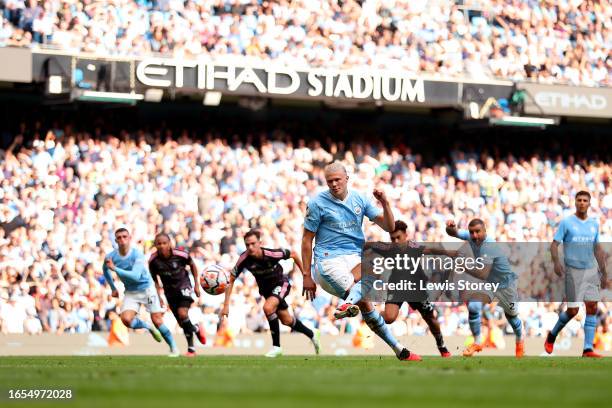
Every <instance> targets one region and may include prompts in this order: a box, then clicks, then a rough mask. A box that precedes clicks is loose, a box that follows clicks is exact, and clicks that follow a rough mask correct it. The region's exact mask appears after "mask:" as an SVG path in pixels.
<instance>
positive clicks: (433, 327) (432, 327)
mask: <svg viewBox="0 0 612 408" xmlns="http://www.w3.org/2000/svg"><path fill="white" fill-rule="evenodd" d="M425 322H426V323H427V325H428V326H429V331H430V332H431V335H432V336H434V339H436V345H437V346H438V348H442V347H444V337H443V336H442V332H441V331H440V327H439V326H438V325H437V324H436V323H437V322H436V321H435V317H434V316H433V315H432V316H428V317H427V318H426V319H425Z"/></svg>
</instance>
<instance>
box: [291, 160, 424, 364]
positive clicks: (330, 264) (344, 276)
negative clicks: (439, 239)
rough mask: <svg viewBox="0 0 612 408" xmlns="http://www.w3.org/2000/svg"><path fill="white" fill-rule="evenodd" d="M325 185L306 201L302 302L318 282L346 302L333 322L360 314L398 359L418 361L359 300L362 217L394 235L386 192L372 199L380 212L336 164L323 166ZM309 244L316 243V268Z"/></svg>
mask: <svg viewBox="0 0 612 408" xmlns="http://www.w3.org/2000/svg"><path fill="white" fill-rule="evenodd" d="M325 180H326V181H327V186H328V187H329V190H326V191H324V192H322V193H319V194H318V195H317V196H315V197H314V198H313V199H311V200H310V201H309V202H308V208H307V212H306V218H305V220H304V235H303V237H302V259H303V261H304V269H303V271H302V272H303V274H304V294H305V295H306V298H307V299H313V298H314V297H315V293H316V290H317V286H316V283H315V281H316V282H317V283H318V284H319V285H321V287H322V288H323V289H324V290H325V291H326V292H328V293H330V294H332V295H334V296H337V297H339V298H341V299H345V300H346V302H345V303H344V304H343V305H341V306H340V307H339V308H338V309H337V310H336V312H335V313H334V316H335V317H336V318H337V319H341V318H344V317H353V316H356V315H357V314H358V313H359V311H361V313H362V316H363V319H364V321H365V322H366V324H367V325H368V327H370V329H372V331H373V332H374V333H376V334H377V335H378V336H379V337H380V338H382V339H383V340H384V341H385V342H386V343H387V344H388V345H389V346H390V347H391V348H393V351H394V352H395V355H396V356H397V358H399V359H400V360H412V361H419V360H421V357H419V356H418V355H417V354H415V353H411V352H410V351H408V349H406V348H405V347H404V346H403V345H401V344H400V343H399V342H398V341H397V340H396V339H395V338H394V337H393V334H392V333H391V331H390V330H389V328H388V327H387V325H386V324H385V321H384V319H383V318H382V316H381V315H380V314H379V313H378V312H377V311H376V310H375V309H374V307H373V306H372V304H371V303H370V302H366V301H363V300H362V292H363V291H362V287H363V286H364V285H365V284H366V283H365V282H364V283H359V284H357V283H358V282H359V281H360V280H361V252H362V248H363V245H364V243H365V237H364V235H363V230H362V223H363V217H364V216H365V217H368V218H369V219H370V220H372V221H374V222H375V223H376V224H377V225H379V226H380V227H381V228H382V229H384V230H385V231H387V232H392V231H393V229H394V227H395V221H394V219H393V214H392V212H391V207H390V205H389V202H388V201H387V198H386V197H385V194H384V192H382V191H379V190H374V197H375V198H376V199H377V200H378V202H380V204H382V206H383V211H382V212H381V211H380V209H378V208H377V207H376V206H375V205H374V203H373V202H372V201H371V200H370V199H368V198H366V197H365V196H364V195H362V194H360V193H357V192H355V191H352V190H350V191H349V190H348V188H347V184H348V175H347V173H346V169H345V168H344V166H343V165H342V164H340V163H338V162H334V163H332V164H330V165H328V166H326V167H325ZM313 239H316V241H315V246H314V263H313V259H312V240H313ZM311 269H312V276H311ZM313 278H314V280H313Z"/></svg>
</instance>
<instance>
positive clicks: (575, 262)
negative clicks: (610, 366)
mask: <svg viewBox="0 0 612 408" xmlns="http://www.w3.org/2000/svg"><path fill="white" fill-rule="evenodd" d="M575 204H576V213H575V214H572V215H570V216H569V217H566V218H564V219H563V220H562V221H561V223H560V224H559V228H558V229H557V232H556V233H555V237H554V241H553V243H552V244H551V246H550V253H551V255H552V259H553V262H554V265H555V274H557V275H558V276H563V275H565V287H566V291H567V292H568V293H567V298H568V299H567V310H566V311H565V312H561V313H560V314H559V320H558V321H557V323H556V324H555V327H553V329H552V330H551V331H550V332H549V333H548V336H546V342H545V343H544V348H545V350H546V352H547V353H548V354H550V353H552V352H553V349H554V345H555V340H556V339H557V335H558V334H559V332H561V330H563V328H564V327H565V325H566V324H567V323H568V322H569V321H570V320H571V319H573V318H574V316H576V314H578V309H579V307H580V303H581V302H584V305H585V307H586V318H585V321H584V348H583V351H582V357H591V358H600V357H602V356H601V355H600V354H597V353H595V352H594V351H593V339H594V338H595V329H596V328H597V317H596V313H597V301H598V300H600V299H601V295H600V293H599V291H600V290H601V289H602V288H603V289H605V288H606V286H607V280H608V275H607V273H606V255H605V253H604V251H603V249H602V247H601V244H600V243H599V223H598V222H597V220H596V219H594V218H589V216H588V211H589V206H590V205H591V194H589V192H588V191H579V192H578V193H577V194H576V197H575ZM561 244H563V252H564V255H565V257H564V263H565V267H564V266H563V265H561V262H560V261H559V245H561ZM594 260H596V261H597V264H598V265H599V273H600V275H599V274H598V271H597V268H596V267H595V263H594V262H593V261H594ZM576 289H577V290H576Z"/></svg>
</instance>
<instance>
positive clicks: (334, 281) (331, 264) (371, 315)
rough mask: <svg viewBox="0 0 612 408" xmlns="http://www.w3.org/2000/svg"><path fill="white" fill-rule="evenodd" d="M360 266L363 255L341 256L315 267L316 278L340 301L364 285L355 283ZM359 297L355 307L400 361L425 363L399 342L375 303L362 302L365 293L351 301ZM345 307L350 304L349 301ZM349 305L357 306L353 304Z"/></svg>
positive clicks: (316, 280) (314, 277)
mask: <svg viewBox="0 0 612 408" xmlns="http://www.w3.org/2000/svg"><path fill="white" fill-rule="evenodd" d="M360 267H361V257H360V256H359V255H347V256H342V257H337V258H334V259H332V260H328V261H326V263H325V264H323V263H322V262H317V263H316V264H315V265H313V269H312V270H313V275H312V277H313V279H314V280H315V282H317V283H318V284H319V285H320V286H321V288H322V289H323V290H325V291H326V292H327V293H330V294H332V295H333V296H336V297H338V298H340V299H342V298H344V299H347V298H348V297H349V295H350V293H351V291H352V290H353V289H354V288H355V287H361V286H362V285H360V284H355V282H359V279H357V278H358V277H359V275H360V271H361V269H360ZM359 292H360V289H359ZM357 298H358V299H359V301H358V303H357V304H356V305H355V306H357V307H358V309H359V311H361V314H362V316H363V320H364V321H365V322H366V324H367V325H368V327H369V328H370V329H371V330H372V331H373V332H374V333H376V335H377V336H379V337H380V338H381V339H383V340H384V341H385V343H387V344H388V345H389V346H390V347H391V348H392V349H393V351H394V353H395V355H396V356H397V358H399V359H400V360H411V361H420V360H421V357H419V356H418V355H417V354H415V353H411V352H410V351H408V349H406V348H405V347H404V346H403V345H402V344H401V343H400V342H399V341H397V340H396V339H395V337H394V336H393V334H392V333H391V330H389V328H388V327H387V325H386V324H385V320H384V319H383V317H382V316H381V315H380V313H378V312H377V311H376V309H374V307H373V306H372V304H371V303H369V302H365V301H362V300H361V294H359V296H358V297H357V296H355V297H353V298H351V301H355V299H357ZM345 304H349V303H348V301H347V302H346V303H345ZM349 305H351V306H353V304H349ZM346 309H347V310H348V307H346ZM351 309H353V308H351ZM337 311H338V310H337ZM351 314H352V312H351Z"/></svg>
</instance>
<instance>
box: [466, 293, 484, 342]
mask: <svg viewBox="0 0 612 408" xmlns="http://www.w3.org/2000/svg"><path fill="white" fill-rule="evenodd" d="M481 311H482V303H480V302H468V321H469V323H470V330H471V331H472V335H473V336H474V343H476V344H480V343H482V337H481V335H480V325H481V318H480V314H481Z"/></svg>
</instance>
